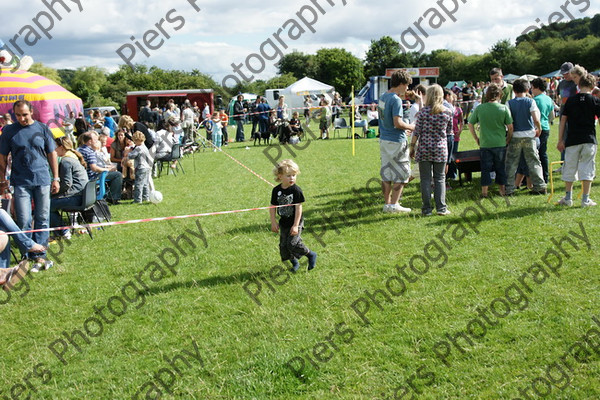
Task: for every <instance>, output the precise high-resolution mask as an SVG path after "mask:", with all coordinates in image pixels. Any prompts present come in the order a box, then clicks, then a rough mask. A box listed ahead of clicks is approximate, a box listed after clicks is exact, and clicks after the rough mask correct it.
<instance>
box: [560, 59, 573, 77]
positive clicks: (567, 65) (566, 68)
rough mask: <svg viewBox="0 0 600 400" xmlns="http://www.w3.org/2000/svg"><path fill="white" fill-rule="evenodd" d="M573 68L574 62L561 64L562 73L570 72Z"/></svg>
mask: <svg viewBox="0 0 600 400" xmlns="http://www.w3.org/2000/svg"><path fill="white" fill-rule="evenodd" d="M572 69H573V64H572V63H570V62H566V63H564V64H563V65H561V66H560V73H561V74H562V75H564V74H566V73H568V72H570V71H571V70H572Z"/></svg>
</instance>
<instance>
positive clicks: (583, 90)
mask: <svg viewBox="0 0 600 400" xmlns="http://www.w3.org/2000/svg"><path fill="white" fill-rule="evenodd" d="M595 81H596V79H595V77H594V76H593V75H591V74H587V75H584V76H582V77H581V79H580V80H579V89H580V92H579V93H578V94H576V95H574V96H571V97H569V99H568V100H567V102H566V104H565V107H564V110H563V113H562V117H561V120H560V130H559V133H558V144H557V145H556V148H557V149H558V151H563V150H564V151H565V163H564V165H563V171H562V179H563V181H565V191H566V195H565V197H563V198H562V199H560V201H559V202H558V204H561V205H565V206H572V205H573V199H572V197H571V196H572V194H571V193H572V190H573V182H574V181H575V176H576V174H578V175H579V180H580V181H581V185H582V187H583V198H582V199H581V206H582V207H590V206H595V205H596V203H595V202H594V201H593V200H592V199H590V189H591V187H592V180H593V179H594V177H595V175H596V163H595V160H596V150H597V142H596V126H595V118H596V117H599V118H600V99H598V98H597V97H594V96H592V95H591V94H590V93H591V91H592V89H593V88H594V85H595ZM567 122H568V124H569V134H568V135H567V138H566V140H565V139H564V133H565V126H566V124H567Z"/></svg>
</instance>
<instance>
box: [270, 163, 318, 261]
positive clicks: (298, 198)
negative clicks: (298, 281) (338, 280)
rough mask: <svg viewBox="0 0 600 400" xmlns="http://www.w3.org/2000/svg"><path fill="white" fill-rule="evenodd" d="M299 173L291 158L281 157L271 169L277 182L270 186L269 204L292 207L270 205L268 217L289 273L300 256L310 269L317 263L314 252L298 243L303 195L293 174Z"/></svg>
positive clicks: (302, 221)
mask: <svg viewBox="0 0 600 400" xmlns="http://www.w3.org/2000/svg"><path fill="white" fill-rule="evenodd" d="M299 173H300V168H298V165H297V164H296V163H295V162H294V161H292V160H283V161H281V162H279V163H278V164H277V165H276V166H275V168H274V169H273V174H274V175H275V181H277V182H281V183H280V184H279V185H277V186H275V188H273V192H272V193H271V205H274V206H286V205H288V204H294V205H293V206H287V207H278V208H271V209H270V210H269V214H270V217H271V231H273V232H279V253H280V255H281V261H286V260H290V262H291V263H292V268H291V271H292V272H296V271H298V269H299V268H300V264H299V262H298V259H299V258H300V257H302V256H306V257H307V258H308V270H309V271H310V270H311V269H313V268H314V267H315V265H316V264H317V253H315V252H314V251H310V250H309V249H308V247H306V245H304V243H303V242H302V237H301V236H300V234H301V233H302V228H303V227H304V218H303V216H302V203H304V194H303V193H302V189H300V187H299V186H298V185H296V175H298V174H299ZM275 213H277V214H279V217H280V218H279V223H277V220H276V219H275Z"/></svg>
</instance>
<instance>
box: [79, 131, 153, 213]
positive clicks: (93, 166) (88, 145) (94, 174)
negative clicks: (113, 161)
mask: <svg viewBox="0 0 600 400" xmlns="http://www.w3.org/2000/svg"><path fill="white" fill-rule="evenodd" d="M142 133H143V132H142ZM125 136H126V137H128V138H130V136H129V134H128V133H127V134H126V135H125ZM97 143H98V134H97V133H96V132H94V131H89V132H85V133H84V134H82V135H81V146H80V147H78V148H77V151H78V152H80V153H81V155H82V156H83V159H84V160H85V163H86V164H87V174H88V179H89V180H94V179H98V177H99V175H100V174H101V173H102V172H104V171H107V174H106V182H107V183H108V187H109V188H110V198H108V199H107V201H108V202H109V203H111V204H121V190H122V189H123V175H121V173H120V172H117V168H116V167H113V166H111V167H110V168H105V167H101V166H99V165H98V159H97V158H96V152H95V151H94V146H95V145H96V144H97Z"/></svg>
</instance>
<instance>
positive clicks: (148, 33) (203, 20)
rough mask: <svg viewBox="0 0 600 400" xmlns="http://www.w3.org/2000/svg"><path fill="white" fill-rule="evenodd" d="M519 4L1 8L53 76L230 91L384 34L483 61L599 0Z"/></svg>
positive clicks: (599, 5)
mask: <svg viewBox="0 0 600 400" xmlns="http://www.w3.org/2000/svg"><path fill="white" fill-rule="evenodd" d="M344 3H345V4H344ZM523 3H525V2H523V1H522V0H502V1H491V0H486V1H483V0H437V1H435V0H424V1H405V0H378V1H373V0H280V1H277V2H276V1H267V0H236V1H230V0H170V1H156V0H145V1H142V0H130V1H123V0H119V1H117V0H102V1H98V0H20V1H19V2H5V3H4V4H3V8H4V10H5V15H7V16H10V18H5V19H4V20H3V23H2V28H1V30H0V39H2V40H3V41H4V43H5V44H7V45H8V46H10V47H11V48H12V50H13V51H16V52H22V53H23V54H25V55H29V56H31V57H33V59H34V61H36V62H41V63H43V64H45V65H47V66H50V67H52V68H56V69H59V68H71V69H75V68H78V67H84V66H97V67H101V68H105V69H106V70H107V71H109V72H110V71H114V70H116V69H117V68H118V66H119V65H120V64H125V63H126V61H127V62H130V63H142V64H146V65H148V66H152V65H156V66H158V67H161V68H168V69H181V70H186V71H191V70H192V69H197V70H199V71H200V72H202V73H205V74H208V75H210V76H212V77H213V78H214V79H215V80H217V82H225V83H227V84H228V85H232V84H233V83H235V82H234V81H233V79H229V80H225V81H223V79H224V78H225V77H226V76H228V75H234V76H236V77H237V78H238V79H248V80H249V79H265V80H266V79H269V78H271V77H273V76H275V75H276V74H277V68H276V67H275V63H276V62H277V61H278V60H279V58H280V57H281V55H282V54H287V53H289V52H292V51H301V52H304V53H311V54H314V53H315V52H316V51H317V50H319V49H320V48H331V47H338V48H344V49H346V50H348V51H350V52H351V53H352V54H354V55H355V56H357V57H359V58H361V59H364V57H365V53H366V51H367V50H368V48H369V45H370V43H371V40H377V39H379V38H380V37H382V36H384V35H389V36H391V37H393V38H394V39H395V40H397V41H399V42H400V43H401V45H403V47H404V48H405V49H406V50H409V51H424V52H431V51H432V50H436V49H449V50H457V51H460V52H462V53H464V54H482V53H484V52H486V51H488V50H489V49H490V47H491V46H492V45H493V44H494V43H496V42H497V41H498V40H501V39H510V40H511V41H513V42H514V40H515V39H516V38H517V36H519V35H520V34H521V33H523V32H524V31H525V30H526V29H527V28H528V27H530V26H532V25H533V26H536V25H537V26H539V25H540V24H547V23H548V21H549V20H550V21H563V22H566V21H569V20H571V19H574V18H583V17H592V16H593V15H595V14H596V13H599V12H600V2H599V1H597V0H560V1H557V0H529V1H528V2H527V4H523ZM63 4H64V5H63ZM67 8H68V9H69V10H70V11H68V10H67ZM275 36H276V37H275ZM132 37H133V39H132ZM144 38H145V39H146V40H144ZM11 40H12V43H11ZM17 47H19V48H20V51H19V50H18V49H17ZM261 48H262V52H261ZM119 53H120V54H119ZM263 63H264V64H263ZM232 64H233V66H232ZM236 65H237V70H235V66H236ZM390 67H394V66H390ZM422 67H425V66H422Z"/></svg>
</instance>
